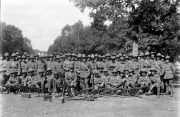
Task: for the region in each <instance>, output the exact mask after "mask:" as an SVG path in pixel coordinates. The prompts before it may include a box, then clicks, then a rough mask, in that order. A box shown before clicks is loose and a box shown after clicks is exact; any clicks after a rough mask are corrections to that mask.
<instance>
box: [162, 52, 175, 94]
mask: <svg viewBox="0 0 180 117" xmlns="http://www.w3.org/2000/svg"><path fill="white" fill-rule="evenodd" d="M169 59H170V57H169V56H166V61H165V64H164V65H163V66H162V72H161V76H162V75H163V76H164V79H163V80H164V83H165V87H166V93H165V94H169V89H170V93H171V97H172V96H173V86H172V85H173V84H172V81H173V78H174V74H175V67H174V65H173V64H172V63H171V62H170V61H169Z"/></svg>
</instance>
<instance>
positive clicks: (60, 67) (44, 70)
mask: <svg viewBox="0 0 180 117" xmlns="http://www.w3.org/2000/svg"><path fill="white" fill-rule="evenodd" d="M8 57H9V55H7V53H6V54H5V58H6V60H4V61H3V64H2V65H1V66H2V68H3V69H4V70H2V71H1V74H2V73H3V74H4V75H5V76H8V78H7V79H8V81H7V83H6V85H11V86H21V85H22V86H27V87H36V88H41V89H48V91H49V92H57V91H58V90H59V89H61V88H62V83H63V79H64V78H65V80H66V83H67V85H68V86H69V87H71V89H76V90H81V89H88V88H89V87H92V86H93V88H94V89H95V90H96V89H100V88H108V89H114V88H116V89H117V88H118V89H119V90H111V91H110V93H116V94H120V92H121V88H125V89H130V88H135V87H143V86H150V89H149V90H146V89H140V90H139V93H147V94H151V93H153V92H154V89H157V90H156V91H155V92H157V94H158V96H159V95H160V89H163V86H164V85H163V83H164V84H165V87H166V93H165V94H168V93H169V91H170V92H171V96H172V94H173V93H172V80H173V76H174V71H175V70H174V67H173V64H172V63H170V62H169V56H167V57H162V56H161V54H160V53H158V54H157V55H156V56H155V54H154V53H152V54H147V53H145V55H142V53H140V55H139V56H137V57H130V56H129V57H128V56H123V55H119V56H117V55H116V54H113V55H112V56H110V55H106V56H104V57H103V56H99V57H97V56H94V55H91V56H88V57H85V56H83V55H77V56H75V54H72V55H70V54H68V55H62V56H59V55H55V56H53V55H50V56H46V57H38V56H36V59H35V58H34V56H32V55H31V56H27V54H25V55H23V56H22V57H17V56H15V54H12V56H11V58H12V59H11V60H9V59H8ZM160 58H161V60H160ZM164 58H165V59H164ZM161 87H162V88H161ZM87 92H88V90H87Z"/></svg>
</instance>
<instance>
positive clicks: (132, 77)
mask: <svg viewBox="0 0 180 117" xmlns="http://www.w3.org/2000/svg"><path fill="white" fill-rule="evenodd" d="M137 81H138V78H137V75H136V74H135V73H134V70H130V71H129V76H128V77H127V82H126V86H127V87H128V88H135V86H136V84H137Z"/></svg>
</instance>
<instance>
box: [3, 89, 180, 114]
mask: <svg viewBox="0 0 180 117" xmlns="http://www.w3.org/2000/svg"><path fill="white" fill-rule="evenodd" d="M178 94H180V93H179V91H178V90H177V89H176V90H175V95H174V97H169V96H161V97H160V98H156V96H154V95H153V96H145V95H144V96H142V98H138V97H130V98H121V97H111V98H98V99H96V100H95V101H93V102H87V101H67V102H66V103H64V104H61V100H60V99H56V98H55V99H54V102H49V101H43V99H41V98H40V97H33V98H31V99H24V100H23V99H22V98H21V97H20V96H18V95H14V94H0V97H1V100H0V101H1V102H0V104H1V115H2V117H45V116H46V117H179V116H180V115H179V113H178V108H179V107H178V106H179V105H180V95H178ZM178 115H179V116H178Z"/></svg>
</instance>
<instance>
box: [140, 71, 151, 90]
mask: <svg viewBox="0 0 180 117" xmlns="http://www.w3.org/2000/svg"><path fill="white" fill-rule="evenodd" d="M150 84H151V81H150V79H149V77H148V75H147V71H146V70H145V69H142V70H141V71H140V77H139V79H138V86H140V87H143V86H150ZM146 90H147V89H144V90H142V89H140V90H139V93H143V92H145V93H146Z"/></svg>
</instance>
